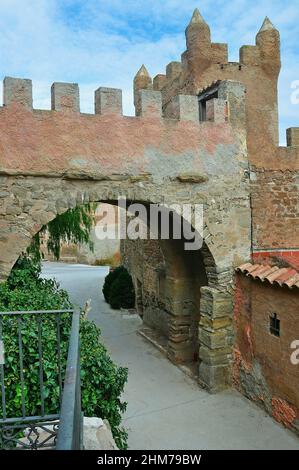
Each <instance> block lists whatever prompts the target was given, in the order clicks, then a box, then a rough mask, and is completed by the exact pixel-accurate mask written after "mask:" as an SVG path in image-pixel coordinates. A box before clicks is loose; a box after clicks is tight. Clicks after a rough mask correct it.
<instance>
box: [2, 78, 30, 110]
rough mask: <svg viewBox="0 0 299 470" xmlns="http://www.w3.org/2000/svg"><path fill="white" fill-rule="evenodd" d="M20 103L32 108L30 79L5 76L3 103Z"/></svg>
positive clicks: (5, 104) (7, 104) (6, 104)
mask: <svg viewBox="0 0 299 470" xmlns="http://www.w3.org/2000/svg"><path fill="white" fill-rule="evenodd" d="M12 103H20V104H22V105H24V106H26V108H28V109H32V81H31V80H23V79H20V78H12V77H5V78H4V82H3V104H4V106H9V105H10V104H12Z"/></svg>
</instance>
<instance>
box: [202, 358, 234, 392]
mask: <svg viewBox="0 0 299 470" xmlns="http://www.w3.org/2000/svg"><path fill="white" fill-rule="evenodd" d="M199 382H200V383H201V384H202V385H203V386H205V387H206V388H207V389H208V391H209V392H210V393H216V392H219V391H221V390H224V389H225V388H227V387H229V385H230V383H231V370H230V366H229V365H218V366H217V365H215V366H212V365H208V364H205V363H203V362H202V363H201V364H200V365H199Z"/></svg>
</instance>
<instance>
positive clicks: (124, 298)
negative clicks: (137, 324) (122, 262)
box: [109, 269, 135, 309]
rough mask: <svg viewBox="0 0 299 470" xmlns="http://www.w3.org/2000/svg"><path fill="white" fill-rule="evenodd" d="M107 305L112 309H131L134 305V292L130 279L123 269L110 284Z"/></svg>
mask: <svg viewBox="0 0 299 470" xmlns="http://www.w3.org/2000/svg"><path fill="white" fill-rule="evenodd" d="M109 303H110V305H111V307H112V308H115V309H120V308H133V307H134V305H135V292H134V285H133V282H132V277H131V275H130V274H129V273H128V271H127V270H126V269H124V270H123V271H122V272H121V273H120V274H119V275H118V276H117V278H116V279H115V281H114V282H113V283H112V285H111V288H110V295H109Z"/></svg>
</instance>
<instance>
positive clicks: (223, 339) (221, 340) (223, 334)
mask: <svg viewBox="0 0 299 470" xmlns="http://www.w3.org/2000/svg"><path fill="white" fill-rule="evenodd" d="M198 339H199V342H200V344H204V345H205V346H207V347H208V348H210V349H221V348H225V347H226V346H227V331H226V330H216V331H215V332H211V331H209V330H205V329H204V328H199V331H198Z"/></svg>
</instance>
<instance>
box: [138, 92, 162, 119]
mask: <svg viewBox="0 0 299 470" xmlns="http://www.w3.org/2000/svg"><path fill="white" fill-rule="evenodd" d="M138 101H139V105H138V109H139V111H138V113H137V114H138V115H140V116H142V117H157V118H160V117H162V95H161V92H160V91H153V90H139V92H138Z"/></svg>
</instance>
